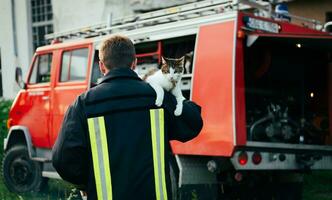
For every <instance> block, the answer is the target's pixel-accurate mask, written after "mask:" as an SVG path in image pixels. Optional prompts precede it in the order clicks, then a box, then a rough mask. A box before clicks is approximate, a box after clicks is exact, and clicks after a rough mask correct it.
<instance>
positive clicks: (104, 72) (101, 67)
mask: <svg viewBox="0 0 332 200" xmlns="http://www.w3.org/2000/svg"><path fill="white" fill-rule="evenodd" d="M99 70H100V72H101V73H102V74H103V75H104V76H105V74H106V71H107V69H106V67H105V64H104V63H103V62H102V61H99Z"/></svg>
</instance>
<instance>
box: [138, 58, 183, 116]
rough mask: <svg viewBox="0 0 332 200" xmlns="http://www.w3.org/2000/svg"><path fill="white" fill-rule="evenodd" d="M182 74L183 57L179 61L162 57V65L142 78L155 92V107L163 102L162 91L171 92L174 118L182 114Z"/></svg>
mask: <svg viewBox="0 0 332 200" xmlns="http://www.w3.org/2000/svg"><path fill="white" fill-rule="evenodd" d="M183 72H184V57H182V58H179V59H173V58H164V57H162V65H161V68H160V69H159V70H158V69H156V70H153V71H150V72H149V73H148V74H146V75H145V76H144V77H143V80H145V81H146V82H147V83H149V84H150V85H151V87H152V88H153V89H154V90H155V91H156V94H157V98H156V103H155V104H156V105H157V106H161V104H162V103H163V100H164V90H166V91H169V92H171V93H172V94H173V95H174V96H175V98H176V102H177V104H176V109H175V111H174V115H175V116H180V115H181V114H182V108H183V101H184V100H185V98H184V97H183V95H182V91H181V88H180V84H181V78H182V75H183Z"/></svg>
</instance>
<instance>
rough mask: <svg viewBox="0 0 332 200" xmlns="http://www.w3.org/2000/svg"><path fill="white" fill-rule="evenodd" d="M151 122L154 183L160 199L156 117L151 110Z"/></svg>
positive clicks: (157, 196) (157, 197)
mask: <svg viewBox="0 0 332 200" xmlns="http://www.w3.org/2000/svg"><path fill="white" fill-rule="evenodd" d="M150 122H151V139H152V153H153V169H154V170H153V171H154V179H155V181H154V183H155V190H156V199H157V200H159V199H160V191H159V173H158V171H159V170H158V155H157V143H156V116H155V112H154V110H150Z"/></svg>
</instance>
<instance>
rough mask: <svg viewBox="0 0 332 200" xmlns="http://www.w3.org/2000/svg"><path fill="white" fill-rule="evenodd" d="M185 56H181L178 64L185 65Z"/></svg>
mask: <svg viewBox="0 0 332 200" xmlns="http://www.w3.org/2000/svg"><path fill="white" fill-rule="evenodd" d="M184 60H185V59H184V56H182V57H181V58H179V59H178V64H179V65H181V66H183V65H184Z"/></svg>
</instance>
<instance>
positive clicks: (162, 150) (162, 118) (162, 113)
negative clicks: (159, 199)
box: [159, 109, 167, 200]
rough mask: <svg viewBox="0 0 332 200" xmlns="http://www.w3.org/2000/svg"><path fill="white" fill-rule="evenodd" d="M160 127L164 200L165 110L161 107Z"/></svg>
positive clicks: (165, 193)
mask: <svg viewBox="0 0 332 200" xmlns="http://www.w3.org/2000/svg"><path fill="white" fill-rule="evenodd" d="M159 127H160V154H161V155H160V158H161V160H160V161H161V179H162V187H163V194H164V200H166V199H167V189H166V177H165V141H164V140H165V129H164V110H163V109H159Z"/></svg>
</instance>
